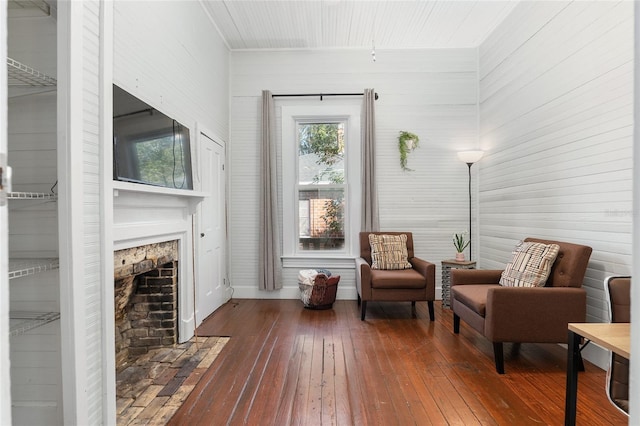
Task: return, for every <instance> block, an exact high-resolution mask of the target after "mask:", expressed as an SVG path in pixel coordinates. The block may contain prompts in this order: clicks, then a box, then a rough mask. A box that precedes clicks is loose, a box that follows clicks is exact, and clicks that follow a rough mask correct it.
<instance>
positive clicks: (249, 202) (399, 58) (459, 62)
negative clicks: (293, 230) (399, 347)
mask: <svg viewBox="0 0 640 426" xmlns="http://www.w3.org/2000/svg"><path fill="white" fill-rule="evenodd" d="M476 53H477V52H476V50H475V49H457V50H451V49H440V50H438V49H434V50H402V51H398V50H396V51H378V52H377V61H376V62H372V60H371V56H370V51H368V50H333V51H320V50H315V51H305V50H295V51H263V52H234V53H233V54H232V66H231V75H232V85H231V86H232V89H231V143H230V161H231V168H230V170H231V190H230V217H231V218H232V219H231V222H230V235H231V239H230V261H231V274H230V275H231V276H230V278H231V284H232V286H233V287H234V289H235V293H234V297H258V298H271V297H275V298H295V297H298V289H297V273H298V268H291V269H287V270H285V271H284V286H285V288H284V289H283V290H280V291H276V292H269V293H268V292H260V291H258V290H257V282H258V278H257V277H258V270H257V265H258V261H257V255H258V253H257V241H258V217H257V216H256V212H257V211H258V199H259V189H258V188H259V186H258V184H259V177H258V176H259V170H260V167H259V163H258V161H259V155H260V149H259V147H260V140H259V135H260V97H261V90H263V89H268V90H271V91H272V92H273V93H321V92H324V93H332V92H361V91H362V90H363V89H364V88H368V87H373V88H375V90H376V92H378V94H379V95H380V99H379V100H378V101H377V102H376V131H377V154H376V156H377V158H376V160H377V173H378V182H379V183H378V187H379V199H380V221H381V228H382V229H383V230H394V229H397V230H406V231H411V232H413V233H414V239H415V246H416V252H417V255H418V256H420V257H423V258H425V259H427V260H430V261H432V262H434V263H436V264H437V265H438V273H437V275H438V276H437V277H436V278H437V281H439V265H440V260H442V259H449V258H451V257H453V255H454V253H455V252H454V248H453V245H452V243H451V235H452V233H453V232H461V231H464V230H466V229H467V226H468V225H467V223H468V222H467V221H468V216H467V215H468V210H467V209H468V204H467V202H468V201H467V166H466V165H465V164H464V163H462V162H460V161H459V160H458V159H457V157H456V151H459V150H464V149H472V148H475V147H476V136H477V73H476V69H477V54H476ZM294 102H295V103H298V104H300V103H301V102H304V104H305V105H315V104H319V102H320V101H319V100H318V99H317V98H306V99H305V100H286V99H282V98H279V99H278V100H276V109H277V111H276V114H277V115H278V116H279V114H280V111H279V107H280V106H282V105H288V104H291V103H294ZM331 102H339V101H338V100H335V99H332V98H325V100H324V101H323V105H329V104H330V103H331ZM401 130H406V131H410V132H412V133H416V134H417V135H418V136H419V137H420V148H418V149H417V150H416V151H414V152H413V153H411V154H410V155H409V161H408V166H409V167H410V168H411V169H413V170H414V171H412V172H403V171H402V170H401V168H400V162H399V154H398V150H397V135H398V132H399V131H401ZM474 174H475V171H474ZM309 266H310V267H311V266H319V265H309ZM300 269H301V268H300ZM332 272H334V273H339V274H340V275H341V277H342V278H341V281H340V286H339V294H338V297H339V298H351V299H355V297H356V292H355V278H354V271H353V270H333V271H332ZM437 296H438V297H439V293H438V294H437Z"/></svg>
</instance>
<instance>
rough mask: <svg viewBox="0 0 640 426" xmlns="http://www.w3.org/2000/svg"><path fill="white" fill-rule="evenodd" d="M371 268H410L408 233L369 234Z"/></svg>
mask: <svg viewBox="0 0 640 426" xmlns="http://www.w3.org/2000/svg"><path fill="white" fill-rule="evenodd" d="M369 244H370V245H371V260H372V263H371V269H410V268H411V264H410V263H409V262H408V261H407V257H408V254H407V235H406V234H400V235H386V234H369Z"/></svg>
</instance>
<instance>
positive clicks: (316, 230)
mask: <svg viewBox="0 0 640 426" xmlns="http://www.w3.org/2000/svg"><path fill="white" fill-rule="evenodd" d="M298 200H299V205H300V209H299V216H298V220H299V223H300V232H299V237H298V238H299V240H298V244H299V246H298V248H299V249H300V250H303V251H306V250H342V249H343V248H344V204H345V200H344V189H343V188H332V189H309V188H305V189H300V190H299V191H298ZM303 203H306V206H307V209H303V208H302V205H303ZM303 210H304V212H303ZM303 223H306V225H305V226H306V227H305V231H306V232H303V226H302V224H303ZM307 233H308V235H307Z"/></svg>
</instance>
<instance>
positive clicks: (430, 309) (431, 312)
mask: <svg viewBox="0 0 640 426" xmlns="http://www.w3.org/2000/svg"><path fill="white" fill-rule="evenodd" d="M427 306H429V319H430V320H431V321H435V320H436V317H435V313H434V311H433V300H428V301H427ZM458 320H460V318H458Z"/></svg>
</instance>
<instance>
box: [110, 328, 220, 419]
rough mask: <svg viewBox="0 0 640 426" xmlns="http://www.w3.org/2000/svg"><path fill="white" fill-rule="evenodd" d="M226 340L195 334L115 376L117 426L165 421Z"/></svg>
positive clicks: (154, 351)
mask: <svg viewBox="0 0 640 426" xmlns="http://www.w3.org/2000/svg"><path fill="white" fill-rule="evenodd" d="M228 341H229V338H228V337H198V340H197V344H196V340H195V337H194V338H192V339H191V340H189V341H188V342H185V343H182V344H179V345H176V346H174V347H170V348H160V349H153V350H151V351H149V353H147V354H145V355H142V356H140V357H139V358H138V360H137V361H136V362H135V364H132V365H130V366H128V367H126V368H125V369H124V370H122V371H121V372H120V373H118V374H117V375H116V394H117V395H116V409H117V416H118V420H117V423H118V425H122V426H124V425H164V424H166V423H167V422H168V421H169V420H170V419H171V417H172V416H173V414H174V413H175V412H176V411H177V410H178V408H180V406H181V405H182V403H183V402H184V400H185V399H186V398H187V396H189V394H190V393H191V391H192V390H193V388H194V387H195V385H196V384H197V383H198V381H199V380H200V378H201V377H202V375H203V374H204V372H205V371H206V370H207V368H209V366H210V365H211V364H212V363H213V360H215V359H216V357H217V356H218V354H219V353H220V351H221V350H222V348H223V347H224V345H225V344H226V343H227V342H228Z"/></svg>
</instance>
